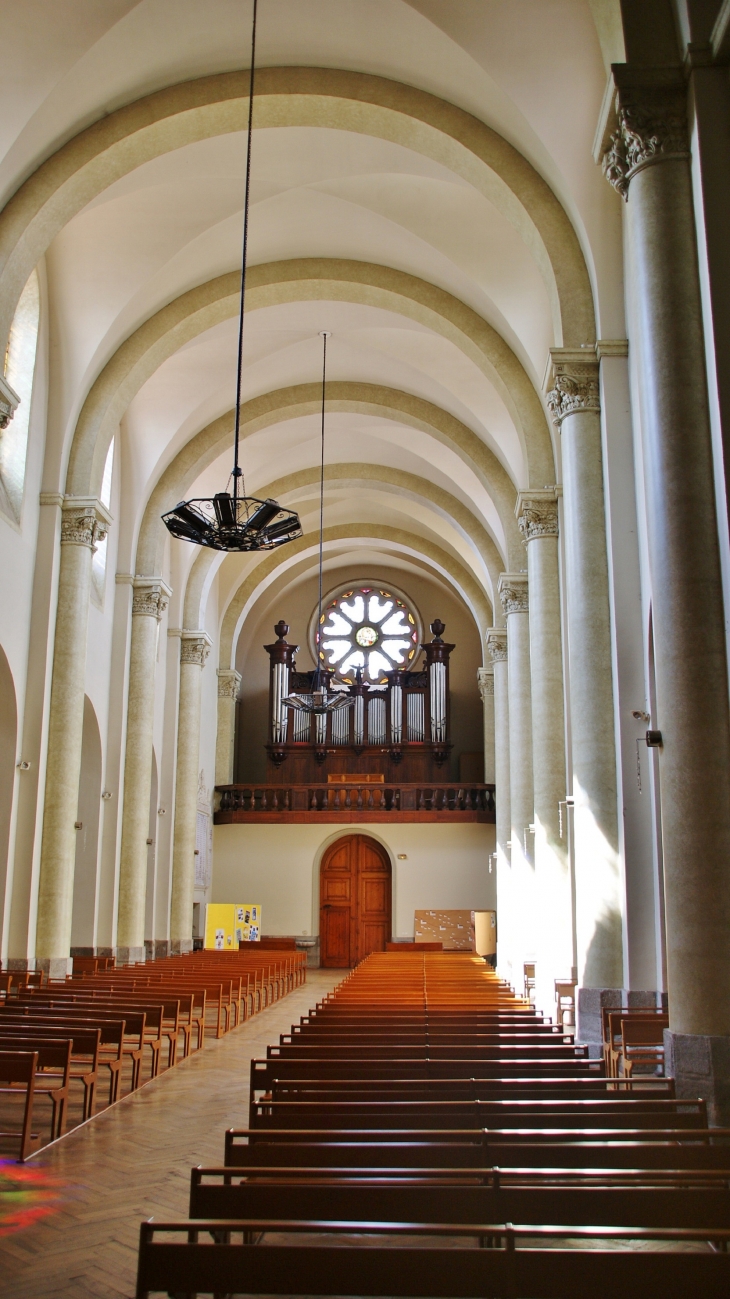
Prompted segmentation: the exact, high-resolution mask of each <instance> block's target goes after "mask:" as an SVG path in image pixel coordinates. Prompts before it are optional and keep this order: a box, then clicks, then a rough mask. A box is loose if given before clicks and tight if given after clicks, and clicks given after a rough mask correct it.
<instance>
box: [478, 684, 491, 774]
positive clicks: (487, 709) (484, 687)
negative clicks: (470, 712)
mask: <svg viewBox="0 0 730 1299" xmlns="http://www.w3.org/2000/svg"><path fill="white" fill-rule="evenodd" d="M477 684H478V686H479V694H480V695H481V698H482V710H483V713H484V783H485V785H493V784H494V771H495V756H494V672H493V671H492V670H491V669H490V668H477Z"/></svg>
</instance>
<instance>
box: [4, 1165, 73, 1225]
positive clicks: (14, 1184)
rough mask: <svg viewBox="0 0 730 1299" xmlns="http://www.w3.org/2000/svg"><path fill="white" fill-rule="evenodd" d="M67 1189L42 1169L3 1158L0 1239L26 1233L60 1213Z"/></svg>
mask: <svg viewBox="0 0 730 1299" xmlns="http://www.w3.org/2000/svg"><path fill="white" fill-rule="evenodd" d="M62 1191H63V1186H62V1184H61V1183H60V1182H59V1181H58V1180H57V1178H55V1177H53V1176H52V1175H50V1174H49V1173H46V1172H44V1170H43V1169H42V1168H31V1167H29V1166H28V1164H16V1163H13V1161H12V1160H10V1159H0V1236H9V1235H11V1234H12V1233H13V1232H16V1231H22V1230H23V1228H24V1227H30V1226H32V1224H33V1223H35V1222H39V1221H40V1219H41V1218H48V1217H49V1216H50V1215H51V1214H52V1213H57V1212H58V1210H59V1209H60V1207H61V1200H62Z"/></svg>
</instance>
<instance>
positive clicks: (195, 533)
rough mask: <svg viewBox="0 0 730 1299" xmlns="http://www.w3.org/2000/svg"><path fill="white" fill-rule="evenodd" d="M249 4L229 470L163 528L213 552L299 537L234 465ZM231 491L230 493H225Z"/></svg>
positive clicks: (281, 510)
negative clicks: (222, 481) (221, 485)
mask: <svg viewBox="0 0 730 1299" xmlns="http://www.w3.org/2000/svg"><path fill="white" fill-rule="evenodd" d="M257 8H258V0H253V22H252V26H251V74H250V83H249V93H248V139H247V148H246V193H245V199H244V205H243V253H242V257H241V303H240V307H239V312H238V356H237V362H236V413H235V425H234V440H233V469H232V471H231V475H230V477H229V480H228V484H227V486H226V490H225V491H224V492H216V494H215V495H214V496H213V497H197V498H195V499H194V500H189V501H178V503H177V505H176V506H175V507H174V509H172V510H168V512H167V513H166V514H163V516H162V521H163V523H164V524H165V527H166V528H167V529H168V531H169V532H170V533H171V534H172V536H173V537H176V538H177V539H178V540H179V541H192V542H194V543H195V545H198V546H208V547H209V548H210V549H212V550H231V551H249V550H274V549H275V548H276V547H277V546H283V545H285V544H286V542H288V541H295V540H296V539H297V537H301V535H302V525H301V523H300V521H299V515H298V514H295V513H294V511H293V510H288V509H286V508H285V507H283V506H281V505H279V503H278V501H273V500H270V499H269V500H260V499H259V498H258V497H256V496H247V495H246V484H245V480H244V477H243V470H242V469H241V466H240V463H239V442H240V433H241V371H242V365H243V315H244V307H245V300H246V264H247V258H248V214H249V202H250V195H251V141H252V134H253V90H254V67H255V56H256V10H257ZM231 479H232V480H233V481H232V482H231ZM231 487H232V489H233V490H232V491H231V490H230V489H231Z"/></svg>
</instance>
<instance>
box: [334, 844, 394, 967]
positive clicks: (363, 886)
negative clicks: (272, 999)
mask: <svg viewBox="0 0 730 1299" xmlns="http://www.w3.org/2000/svg"><path fill="white" fill-rule="evenodd" d="M390 914H391V871H390V861H389V859H388V854H387V853H386V852H385V849H384V848H381V846H380V844H379V843H376V841H375V839H370V838H368V836H367V835H364V834H351V835H348V836H347V837H346V838H344V839H338V840H337V842H336V843H333V844H332V846H331V847H330V848H328V849H327V851H326V853H325V854H324V857H323V858H322V867H321V872H320V885H319V934H320V940H319V941H320V963H321V964H322V965H324V966H330V967H334V968H339V969H344V968H345V967H346V966H352V965H357V962H358V961H361V960H363V958H364V957H365V956H369V955H370V953H371V952H383V951H385V944H386V943H387V942H388V941H389V939H390Z"/></svg>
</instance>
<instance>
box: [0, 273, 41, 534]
mask: <svg viewBox="0 0 730 1299" xmlns="http://www.w3.org/2000/svg"><path fill="white" fill-rule="evenodd" d="M39 322H40V286H39V283H38V272H37V271H33V273H32V274H31V276H30V279H29V280H28V282H27V284H26V286H25V288H24V289H23V292H22V293H21V295H20V301H19V303H18V305H17V307H16V310H15V315H14V317H13V323H12V325H11V327H10V338H9V340H8V350H7V352H6V354H5V378H6V379H7V381H8V383H9V384H10V387H11V388H12V389H13V390H14V391H15V393H16V394H17V396H18V397H19V398H20V401H19V403H18V409H17V410H16V412H15V414H14V416H13V418H12V419H11V420H10V423H9V424H8V427H7V428H5V429H2V431H0V484H1V485H2V488H3V491H2V493H1V495H0V499H1V504H2V508H3V509H4V510H5V512H6V514H9V515H10V517H11V518H13V519H15V521H16V522H18V523H19V522H20V508H21V506H22V504H23V487H24V485H25V462H26V458H27V454H28V428H29V424H30V402H31V397H32V395H33V375H34V373H35V359H36V352H37V350H38V325H39Z"/></svg>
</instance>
